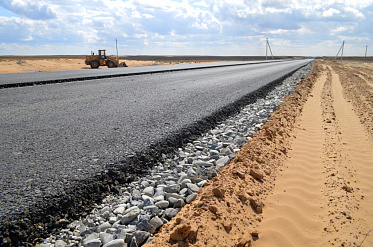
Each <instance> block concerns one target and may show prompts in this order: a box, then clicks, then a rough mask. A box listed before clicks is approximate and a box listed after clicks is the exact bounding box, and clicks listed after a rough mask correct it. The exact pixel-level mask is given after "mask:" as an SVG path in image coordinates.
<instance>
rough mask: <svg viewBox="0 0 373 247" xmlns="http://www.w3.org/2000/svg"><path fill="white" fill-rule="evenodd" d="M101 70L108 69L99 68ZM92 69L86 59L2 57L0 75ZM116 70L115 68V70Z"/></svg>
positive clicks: (138, 63) (133, 63) (136, 62)
mask: <svg viewBox="0 0 373 247" xmlns="http://www.w3.org/2000/svg"><path fill="white" fill-rule="evenodd" d="M123 61H124V62H125V63H126V65H127V66H128V67H135V66H150V65H170V64H186V63H197V62H198V63H200V62H199V61H188V62H183V61H156V60H154V61H153V60H146V61H142V60H120V62H123ZM101 68H107V67H106V66H104V67H99V68H98V69H101ZM80 69H91V67H90V66H89V65H86V64H85V59H84V58H82V59H74V58H70V59H69V58H52V57H51V58H37V57H19V58H18V57H17V58H1V57H0V74H8V73H26V72H41V71H60V70H80ZM113 69H115V68H113Z"/></svg>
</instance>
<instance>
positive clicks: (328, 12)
mask: <svg viewBox="0 0 373 247" xmlns="http://www.w3.org/2000/svg"><path fill="white" fill-rule="evenodd" d="M340 13H341V11H339V10H337V9H334V8H330V9H328V10H326V11H324V12H323V13H322V16H323V17H331V16H333V15H338V14H340Z"/></svg>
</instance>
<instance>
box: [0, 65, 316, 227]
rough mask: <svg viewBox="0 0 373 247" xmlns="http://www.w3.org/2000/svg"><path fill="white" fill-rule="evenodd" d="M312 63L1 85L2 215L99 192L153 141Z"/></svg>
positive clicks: (159, 142)
mask: <svg viewBox="0 0 373 247" xmlns="http://www.w3.org/2000/svg"><path fill="white" fill-rule="evenodd" d="M309 62H311V60H294V61H285V62H276V63H266V64H251V65H250V64H249V65H238V66H229V67H217V68H206V69H198V70H185V71H177V72H167V73H156V74H145V75H134V76H125V77H114V78H106V79H96V80H86V81H74V82H66V83H59V84H48V85H36V86H30V87H21V88H6V89H0V106H1V107H0V114H1V118H0V130H1V131H0V145H1V149H0V216H1V218H0V220H4V219H6V220H7V221H9V220H10V219H12V217H19V216H21V217H24V215H22V212H28V208H29V207H33V206H34V205H35V204H39V206H40V205H41V204H43V203H47V204H48V202H47V201H46V200H51V198H53V197H59V196H60V195H61V194H63V195H66V193H67V194H69V193H70V194H71V193H74V195H67V196H68V198H69V199H68V200H67V201H66V203H74V202H75V200H74V198H71V197H74V196H76V197H77V198H81V197H84V195H80V194H84V193H88V192H89V193H92V195H95V193H96V194H99V193H100V189H101V192H102V187H100V186H101V185H100V186H98V189H97V191H96V192H95V193H94V192H92V191H86V190H84V189H82V187H84V186H87V183H88V182H92V181H94V177H96V178H97V176H98V175H100V174H102V173H105V170H106V173H108V171H107V170H108V169H109V170H110V168H111V167H117V168H118V166H119V167H120V168H119V169H120V170H122V171H124V173H125V174H127V176H131V174H132V173H137V172H138V171H136V169H137V168H136V166H134V165H133V164H132V166H131V167H126V164H125V161H126V160H127V158H128V157H130V155H129V154H131V153H141V152H147V150H148V149H149V147H150V146H151V144H157V145H174V143H172V142H171V143H170V142H168V143H162V141H164V140H166V139H167V138H169V137H170V136H172V135H177V134H180V133H182V132H184V131H187V130H188V128H189V127H190V126H193V125H195V123H197V122H201V121H203V120H204V119H209V117H211V116H212V115H214V114H217V113H218V112H219V110H220V109H222V108H224V107H226V106H227V105H232V104H234V102H236V101H238V100H240V99H242V98H243V97H245V96H246V95H248V94H249V93H251V92H253V91H255V90H258V89H259V88H261V87H263V86H265V85H267V84H269V83H271V82H273V81H275V80H277V79H279V78H281V77H283V76H285V75H287V74H288V73H290V72H292V71H294V70H296V69H297V68H299V67H301V66H303V65H306V64H307V63H309ZM162 67H165V66H162ZM143 69H144V68H143ZM150 69H153V68H150ZM107 71H108V70H107ZM64 73H67V72H64ZM71 73H72V74H74V73H77V72H76V71H73V72H71ZM84 73H86V72H84ZM94 73H96V72H94ZM110 73H111V72H110ZM57 75H58V73H57ZM14 76H16V75H14ZM21 76H23V77H24V78H26V77H27V76H26V77H25V75H21ZM13 79H14V80H17V78H13ZM56 79H58V78H56ZM0 81H1V77H0ZM3 81H4V80H3ZM194 127H195V126H194ZM175 145H176V144H175ZM143 169H146V167H143ZM109 173H110V172H109ZM109 177H110V176H109ZM101 179H102V180H103V181H104V183H113V181H108V178H107V177H106V178H105V179H103V178H102V177H101ZM109 180H110V178H109ZM87 181H88V182H87ZM96 182H97V181H96ZM114 182H115V181H114ZM72 187H73V188H72ZM88 187H89V186H88ZM79 193H80V194H79ZM79 200H80V199H79ZM54 203H56V204H58V203H61V201H55V202H54ZM62 206H64V207H65V206H66V205H62ZM62 206H61V207H62ZM70 206H71V205H70ZM55 207H56V210H58V206H56V205H55ZM39 213H40V212H39ZM47 214H48V213H47ZM51 214H52V213H51ZM0 223H1V222H0Z"/></svg>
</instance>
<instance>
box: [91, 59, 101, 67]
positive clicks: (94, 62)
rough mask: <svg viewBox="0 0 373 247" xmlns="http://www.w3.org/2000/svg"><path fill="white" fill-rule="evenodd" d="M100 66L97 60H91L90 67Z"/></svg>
mask: <svg viewBox="0 0 373 247" xmlns="http://www.w3.org/2000/svg"><path fill="white" fill-rule="evenodd" d="M99 66H100V63H99V62H98V61H97V60H93V61H91V68H92V69H97V68H98V67H99Z"/></svg>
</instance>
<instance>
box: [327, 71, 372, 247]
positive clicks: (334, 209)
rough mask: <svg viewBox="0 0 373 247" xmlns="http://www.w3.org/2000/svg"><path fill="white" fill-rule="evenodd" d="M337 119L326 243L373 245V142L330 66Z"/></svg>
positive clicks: (330, 133)
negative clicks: (345, 96) (344, 94)
mask: <svg viewBox="0 0 373 247" xmlns="http://www.w3.org/2000/svg"><path fill="white" fill-rule="evenodd" d="M328 68H329V70H330V72H331V75H330V78H329V81H330V88H329V90H330V92H331V95H332V97H331V98H332V99H333V100H332V102H331V105H332V107H333V110H334V116H335V118H334V119H331V121H330V123H329V126H327V125H325V128H326V132H327V142H328V141H329V144H330V145H329V146H328V147H327V148H326V150H327V154H328V157H329V159H328V160H327V163H326V165H327V168H328V173H329V176H328V183H327V185H328V186H327V187H326V190H325V195H326V196H327V197H328V198H329V202H328V211H329V215H328V217H329V218H328V226H327V228H326V233H327V234H326V235H325V245H328V246H330V245H335V246H373V234H372V233H370V235H368V233H369V231H371V230H373V207H372V205H373V144H372V138H369V137H371V136H369V134H368V132H367V131H366V129H365V127H364V125H362V124H361V122H360V119H359V118H358V116H357V115H356V114H355V112H354V110H353V107H352V104H351V103H350V102H349V101H347V100H346V99H345V98H344V96H343V88H342V85H341V81H340V78H339V75H338V74H337V73H336V70H334V69H333V68H331V67H328Z"/></svg>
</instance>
